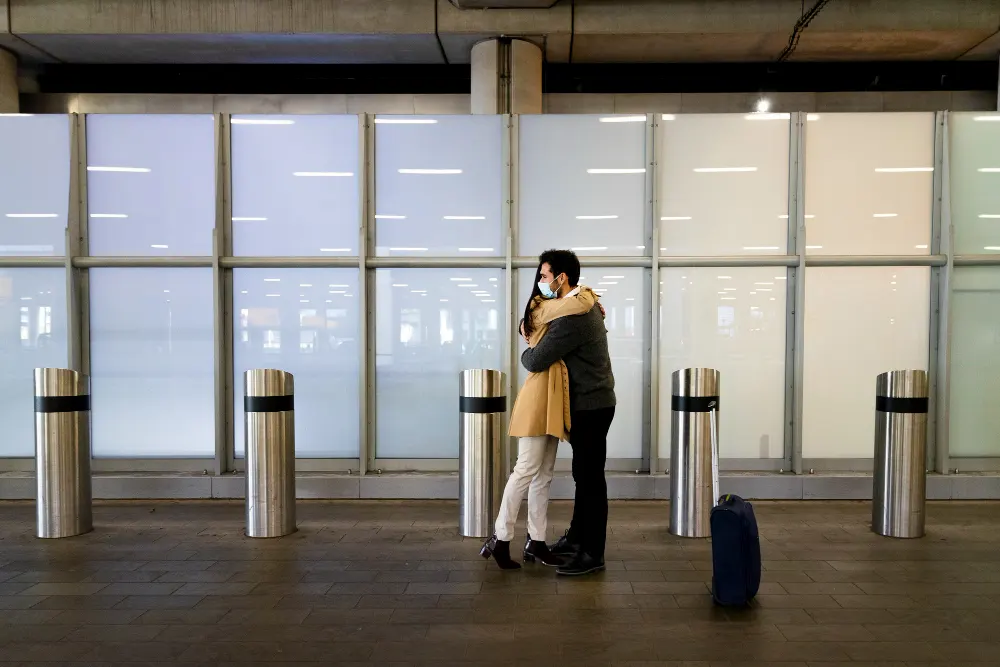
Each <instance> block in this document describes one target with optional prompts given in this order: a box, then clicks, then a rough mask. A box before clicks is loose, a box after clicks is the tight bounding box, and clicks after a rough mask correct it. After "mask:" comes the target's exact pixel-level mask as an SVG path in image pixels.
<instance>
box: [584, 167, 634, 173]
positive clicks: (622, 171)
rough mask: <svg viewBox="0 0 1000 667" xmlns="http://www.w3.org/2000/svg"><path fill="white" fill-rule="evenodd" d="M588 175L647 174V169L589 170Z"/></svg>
mask: <svg viewBox="0 0 1000 667" xmlns="http://www.w3.org/2000/svg"><path fill="white" fill-rule="evenodd" d="M587 173H588V174H645V173H646V169H645V168H640V169H588V170H587Z"/></svg>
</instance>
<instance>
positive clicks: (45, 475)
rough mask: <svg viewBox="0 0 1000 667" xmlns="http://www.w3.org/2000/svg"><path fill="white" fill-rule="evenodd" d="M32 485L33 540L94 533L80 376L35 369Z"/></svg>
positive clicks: (85, 398) (85, 385)
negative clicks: (34, 503)
mask: <svg viewBox="0 0 1000 667" xmlns="http://www.w3.org/2000/svg"><path fill="white" fill-rule="evenodd" d="M35 479H36V484H37V492H36V515H37V524H38V525H37V528H36V531H35V534H36V535H37V536H38V537H42V538H52V537H72V536H74V535H82V534H83V533H89V532H90V531H91V530H93V529H94V524H93V519H92V514H91V490H90V379H89V378H88V377H87V376H86V375H83V374H81V373H77V372H76V371H72V370H69V369H66V368H36V369H35Z"/></svg>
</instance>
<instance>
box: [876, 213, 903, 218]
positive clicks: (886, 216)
mask: <svg viewBox="0 0 1000 667" xmlns="http://www.w3.org/2000/svg"><path fill="white" fill-rule="evenodd" d="M898 215H899V214H898V213H872V217H873V218H895V217H896V216H898Z"/></svg>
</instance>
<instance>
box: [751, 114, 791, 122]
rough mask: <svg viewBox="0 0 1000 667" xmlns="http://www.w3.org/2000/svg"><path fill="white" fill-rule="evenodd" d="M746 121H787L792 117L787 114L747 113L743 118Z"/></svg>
mask: <svg viewBox="0 0 1000 667" xmlns="http://www.w3.org/2000/svg"><path fill="white" fill-rule="evenodd" d="M743 117H744V118H746V119H747V120H789V119H790V118H791V117H792V115H791V114H788V113H763V112H757V113H748V114H747V115H746V116H743Z"/></svg>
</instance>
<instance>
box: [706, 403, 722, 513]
mask: <svg viewBox="0 0 1000 667" xmlns="http://www.w3.org/2000/svg"><path fill="white" fill-rule="evenodd" d="M717 407H718V406H717V405H716V404H715V402H714V401H713V402H712V403H711V404H710V405H709V411H708V430H709V432H710V433H711V436H712V437H711V449H712V504H713V506H714V505H718V504H719V500H720V493H719V429H718V423H717V422H718V415H719V413H718V410H717Z"/></svg>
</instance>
